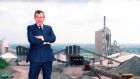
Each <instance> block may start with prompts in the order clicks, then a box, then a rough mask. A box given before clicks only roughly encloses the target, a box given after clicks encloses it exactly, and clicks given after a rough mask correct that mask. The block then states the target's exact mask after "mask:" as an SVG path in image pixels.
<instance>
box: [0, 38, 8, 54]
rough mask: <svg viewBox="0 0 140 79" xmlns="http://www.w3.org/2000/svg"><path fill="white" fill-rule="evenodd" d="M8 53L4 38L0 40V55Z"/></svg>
mask: <svg viewBox="0 0 140 79" xmlns="http://www.w3.org/2000/svg"><path fill="white" fill-rule="evenodd" d="M5 52H8V40H7V39H6V37H4V38H3V39H1V40H0V55H2V54H4V53H5Z"/></svg>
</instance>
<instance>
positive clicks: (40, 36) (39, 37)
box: [34, 35, 44, 41]
mask: <svg viewBox="0 0 140 79" xmlns="http://www.w3.org/2000/svg"><path fill="white" fill-rule="evenodd" d="M34 37H35V38H37V39H41V40H42V41H44V37H43V36H42V35H39V36H34Z"/></svg>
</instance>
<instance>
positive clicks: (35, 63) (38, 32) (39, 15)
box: [27, 10, 56, 79]
mask: <svg viewBox="0 0 140 79" xmlns="http://www.w3.org/2000/svg"><path fill="white" fill-rule="evenodd" d="M34 19H35V22H36V23H35V24H33V25H29V26H28V28H27V36H28V41H29V43H30V48H29V52H28V54H27V61H30V69H29V74H28V77H29V78H28V79H38V76H39V73H40V70H41V69H42V72H43V79H51V71H52V62H53V59H54V54H53V51H52V48H51V43H53V42H55V40H56V37H55V34H54V32H53V30H52V28H51V26H48V25H44V24H43V22H44V20H45V14H44V12H43V11H41V10H37V11H36V12H35V13H34Z"/></svg>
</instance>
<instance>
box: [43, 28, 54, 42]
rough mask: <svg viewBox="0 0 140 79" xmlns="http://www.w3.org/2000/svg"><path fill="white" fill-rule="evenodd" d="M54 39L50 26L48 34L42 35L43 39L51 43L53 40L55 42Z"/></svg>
mask: <svg viewBox="0 0 140 79" xmlns="http://www.w3.org/2000/svg"><path fill="white" fill-rule="evenodd" d="M55 40H56V36H55V34H54V32H53V30H52V28H51V27H50V30H49V35H45V36H44V41H45V42H50V43H53V42H55Z"/></svg>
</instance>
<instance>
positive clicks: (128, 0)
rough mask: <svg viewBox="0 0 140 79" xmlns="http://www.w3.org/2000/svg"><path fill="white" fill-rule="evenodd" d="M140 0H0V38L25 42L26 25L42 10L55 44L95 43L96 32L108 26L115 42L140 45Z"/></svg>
mask: <svg viewBox="0 0 140 79" xmlns="http://www.w3.org/2000/svg"><path fill="white" fill-rule="evenodd" d="M139 7H140V1H139V0H65V1H64V0H51V1H49V0H42V1H41V0H36V1H34V0H31V1H29V0H20V1H18V0H14V1H10V0H7V1H4V0H0V39H2V38H3V37H6V38H7V39H8V41H9V43H10V44H15V43H17V44H26V43H28V40H27V26H28V25H31V24H34V23H35V22H34V17H33V15H34V12H35V10H37V9H40V10H43V11H44V12H45V15H46V20H45V22H44V24H47V25H51V26H52V28H53V31H54V32H55V34H56V37H57V40H56V42H55V43H85V44H86V43H90V44H94V43H95V31H97V30H99V29H102V28H103V16H106V26H107V27H108V28H109V29H110V30H111V38H112V43H113V41H114V40H117V42H118V43H119V44H125V43H127V44H140V36H139V35H140V31H139V29H140V28H139V27H140V22H139V21H140V11H139Z"/></svg>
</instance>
